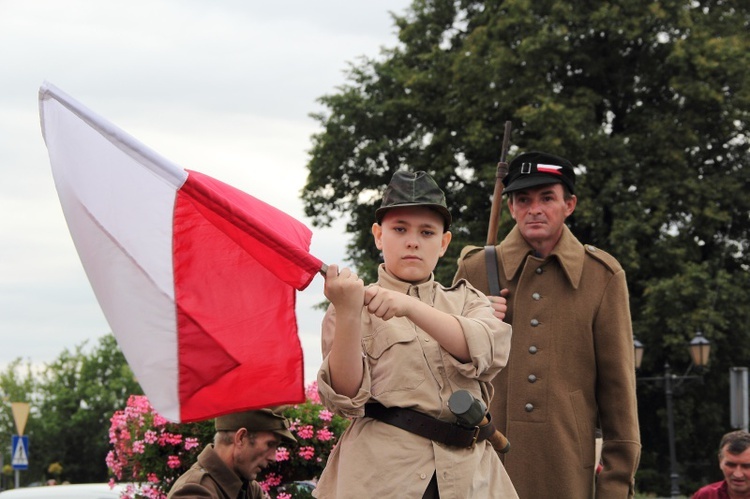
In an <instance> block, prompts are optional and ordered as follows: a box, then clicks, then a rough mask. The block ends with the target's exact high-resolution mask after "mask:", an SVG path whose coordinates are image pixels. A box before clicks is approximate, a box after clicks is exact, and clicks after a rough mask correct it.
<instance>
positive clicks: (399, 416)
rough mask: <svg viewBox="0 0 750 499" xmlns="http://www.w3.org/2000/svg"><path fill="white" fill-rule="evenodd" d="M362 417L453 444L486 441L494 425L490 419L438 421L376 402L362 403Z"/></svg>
mask: <svg viewBox="0 0 750 499" xmlns="http://www.w3.org/2000/svg"><path fill="white" fill-rule="evenodd" d="M365 416H367V417H368V418H373V419H377V420H379V421H382V422H384V423H388V424H390V425H393V426H396V427H398V428H401V429H402V430H406V431H408V432H410V433H414V434H415V435H419V436H420V437H424V438H427V439H429V440H434V441H435V442H440V443H442V444H445V445H452V446H454V447H473V446H474V444H476V443H477V442H481V441H482V440H486V439H488V438H489V437H490V436H491V435H493V434H494V433H495V425H493V424H492V422H489V423H487V424H486V425H484V426H475V427H474V428H465V427H463V426H459V425H457V424H454V423H446V422H445V421H440V420H439V419H435V418H433V417H432V416H428V415H427V414H423V413H421V412H419V411H415V410H413V409H404V408H402V407H385V406H384V405H382V404H380V403H378V402H369V403H367V404H365ZM488 416H489V415H488Z"/></svg>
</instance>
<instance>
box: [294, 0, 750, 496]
mask: <svg viewBox="0 0 750 499" xmlns="http://www.w3.org/2000/svg"><path fill="white" fill-rule="evenodd" d="M394 22H395V24H396V26H397V27H398V30H399V34H398V36H399V42H400V43H399V44H398V45H397V46H396V47H393V48H387V49H383V50H382V52H381V55H380V57H379V58H370V59H363V60H362V61H361V62H360V63H359V64H357V65H355V64H352V65H351V66H350V70H349V77H348V83H347V84H346V85H344V86H342V87H340V88H339V89H338V92H337V93H334V94H331V95H326V96H323V97H321V99H320V101H321V103H322V104H323V105H324V106H325V108H326V111H324V112H321V113H319V114H316V115H314V118H315V119H316V120H317V121H318V122H319V124H320V126H321V128H322V130H321V131H320V132H319V133H317V134H316V135H314V136H313V138H312V143H313V145H312V149H311V152H310V161H309V163H308V170H309V175H308V179H307V183H306V185H305V188H304V189H303V193H302V197H303V201H304V204H305V212H306V214H307V215H308V216H309V217H310V218H311V219H312V221H313V225H314V226H316V227H317V226H328V225H330V224H331V223H332V221H333V220H335V219H336V218H345V219H346V220H347V225H346V230H347V233H348V234H349V235H350V236H351V240H350V242H349V244H348V246H347V251H348V254H347V257H348V259H349V260H350V261H351V262H352V263H353V264H354V266H355V267H356V269H357V272H358V273H359V274H360V275H361V276H362V277H363V279H365V280H366V281H372V280H374V278H375V276H376V274H375V272H376V266H377V264H378V263H379V261H380V255H379V254H378V252H377V250H376V249H375V248H374V245H373V244H372V241H371V236H370V226H371V224H372V223H373V221H374V212H375V209H376V208H377V204H378V202H379V199H380V196H381V194H382V188H383V186H385V185H386V184H387V183H388V181H389V180H390V177H391V175H392V174H393V172H394V171H396V170H398V169H401V168H409V169H412V170H426V171H428V172H430V173H431V174H432V175H433V176H434V177H435V178H436V180H437V182H438V183H439V184H440V185H442V186H444V189H445V190H446V196H447V198H448V204H449V207H450V208H451V211H452V213H453V216H454V219H455V223H454V226H453V228H452V231H453V233H454V242H453V243H452V244H451V247H450V248H449V251H448V253H447V255H446V257H445V258H443V260H442V262H441V264H440V265H439V266H438V268H437V269H436V278H437V279H438V280H439V281H441V282H444V283H449V282H450V281H451V279H452V276H453V273H454V272H455V268H456V266H455V262H456V257H457V256H458V252H459V251H460V249H461V248H462V247H463V246H464V245H466V244H474V245H483V244H484V241H485V237H486V232H487V223H488V219H489V208H490V204H491V195H492V191H493V185H494V182H495V165H496V162H497V160H498V158H499V153H500V145H501V139H502V137H501V134H502V130H503V124H504V122H505V121H506V120H510V121H512V123H513V133H512V140H511V142H512V149H511V151H510V155H509V156H510V157H511V158H512V156H513V155H514V154H516V153H517V152H521V151H529V150H544V151H548V152H552V153H556V154H558V155H561V156H564V157H566V158H568V159H570V160H572V161H573V163H574V164H575V165H576V166H577V168H576V169H577V174H578V183H577V189H576V191H577V192H576V193H577V195H578V197H579V204H578V208H577V210H576V212H575V214H574V216H573V217H572V218H571V219H570V220H569V225H570V227H571V229H572V230H573V232H574V233H575V234H576V235H577V236H578V237H579V238H580V239H581V240H582V241H585V242H587V243H591V244H594V245H597V246H601V247H602V248H604V249H606V250H608V251H610V252H611V253H612V254H613V255H614V256H615V257H617V258H618V259H619V260H620V262H621V263H622V264H623V267H624V268H625V270H626V272H627V275H628V280H629V289H630V294H631V311H632V315H633V326H634V331H635V334H636V336H637V337H638V338H639V340H640V341H641V342H643V343H644V344H645V345H646V346H647V349H648V353H647V358H646V359H645V360H644V366H643V372H644V374H648V373H651V372H653V371H660V370H661V366H663V364H664V362H665V361H668V362H669V363H670V364H671V365H672V366H673V367H674V368H675V370H683V369H686V368H687V366H688V357H687V353H686V351H685V350H684V344H685V343H686V342H687V341H688V340H689V339H690V338H691V337H692V336H693V335H694V333H695V331H696V330H701V331H702V332H703V333H704V335H705V336H706V337H707V338H708V339H710V340H711V341H712V342H713V344H714V352H715V354H714V355H713V358H712V360H711V362H712V367H711V369H710V371H709V372H708V374H707V375H706V378H705V384H704V385H691V386H690V389H687V390H682V391H681V392H680V393H678V394H677V395H676V399H675V404H676V413H677V415H678V416H677V425H676V426H677V428H678V434H677V452H678V455H679V456H680V462H681V464H682V465H683V472H682V476H683V478H684V479H685V483H684V485H683V487H684V489H685V490H690V489H694V488H697V485H699V484H700V483H702V482H704V481H706V480H708V479H710V478H714V477H715V476H716V475H715V473H716V472H715V468H716V463H715V448H714V447H715V445H714V444H713V442H716V444H717V445H718V440H719V438H720V436H721V434H722V433H723V432H724V431H726V430H728V429H729V417H728V414H727V406H728V400H727V398H728V397H727V395H726V394H727V393H728V381H727V371H728V368H729V367H730V366H743V365H744V366H746V365H748V363H750V342H749V341H748V339H749V338H748V336H749V335H750V332H749V331H747V327H746V324H747V323H748V319H750V307H748V306H747V303H750V286H748V285H747V283H748V282H750V281H749V277H750V275H749V274H750V251H748V250H749V249H750V216H749V213H750V198H749V197H748V196H747V194H746V193H747V190H748V187H750V173H749V170H748V169H749V167H750V152H749V147H748V122H749V120H748V117H749V116H748V114H749V113H750V78H749V77H748V76H750V75H749V74H748V73H749V70H748V68H749V67H750V64H749V63H750V55H748V54H750V37H748V36H747V33H748V28H750V4H747V2H739V1H731V0H727V1H724V0H712V1H704V0H664V1H660V2H654V1H651V0H628V1H624V0H617V1H609V2H593V1H587V0H584V1H551V0H540V1H534V2H531V1H528V0H506V1H501V0H496V1H483V2H480V1H472V0H463V1H452V0H415V1H414V2H413V3H412V5H411V8H410V9H408V11H407V12H406V13H404V14H403V15H394ZM511 225H512V221H511V220H509V217H508V215H507V209H504V210H503V218H502V222H501V228H500V235H501V236H502V234H505V233H507V231H508V230H509V228H510V227H511ZM639 391H640V393H639V405H640V411H641V413H640V416H641V427H642V435H643V457H642V462H641V468H640V470H639V473H638V476H637V478H638V486H639V488H640V489H641V490H648V491H655V492H659V493H662V494H664V493H666V492H667V491H668V489H669V483H668V482H669V473H668V466H669V459H668V458H667V456H668V452H667V443H666V438H664V437H663V435H664V434H665V433H666V431H665V430H664V428H665V426H666V422H665V414H664V409H663V407H664V400H663V393H662V392H660V391H659V390H653V389H651V388H647V387H645V386H642V385H639ZM694 441H701V442H709V445H703V446H694V445H692V442H694Z"/></svg>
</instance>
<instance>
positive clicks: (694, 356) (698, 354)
mask: <svg viewBox="0 0 750 499" xmlns="http://www.w3.org/2000/svg"><path fill="white" fill-rule="evenodd" d="M633 346H634V348H635V368H636V370H637V369H640V367H641V362H642V361H643V351H644V347H643V343H641V342H640V341H638V340H637V339H633ZM688 347H689V350H690V358H691V360H692V363H691V365H690V366H688V369H687V371H686V372H685V374H684V375H682V376H679V375H677V374H672V371H671V368H670V366H669V362H665V363H664V374H663V375H662V376H652V377H642V378H638V381H657V382H663V383H664V396H665V398H666V400H667V432H668V434H669V468H670V472H669V478H670V481H671V484H672V490H671V497H673V498H675V497H679V496H680V485H679V481H680V474H679V473H678V471H677V452H676V451H675V442H674V412H673V409H672V395H673V388H677V387H678V386H680V385H681V384H682V382H683V381H685V380H687V379H696V378H698V379H700V378H702V376H694V375H693V376H690V375H688V374H687V373H688V372H690V369H691V368H692V367H693V366H695V367H696V368H699V369H702V368H704V367H706V366H707V365H708V356H709V354H710V353H711V342H710V341H708V340H707V339H706V338H705V337H704V336H703V333H701V332H700V331H698V332H696V334H695V337H694V338H693V339H692V340H690V343H689V344H688Z"/></svg>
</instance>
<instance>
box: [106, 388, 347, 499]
mask: <svg viewBox="0 0 750 499" xmlns="http://www.w3.org/2000/svg"><path fill="white" fill-rule="evenodd" d="M305 394H306V397H307V400H306V401H305V402H304V403H302V404H298V405H294V406H288V407H287V408H286V409H285V410H284V415H285V416H286V417H287V419H289V421H290V430H291V431H292V433H293V434H294V436H295V437H296V438H297V445H295V446H293V447H292V448H290V447H289V446H286V445H284V446H281V447H279V448H278V449H277V451H276V462H275V463H271V464H270V465H269V466H268V467H267V468H266V469H264V470H263V471H262V472H261V473H260V474H259V475H258V478H257V480H258V482H259V483H260V485H261V487H263V490H265V491H266V492H268V494H269V495H270V496H271V497H272V498H275V499H303V498H305V499H306V498H310V497H312V496H311V494H310V492H309V490H306V489H305V487H303V486H302V485H300V484H298V483H295V482H314V481H315V480H317V478H318V477H319V476H320V474H321V473H322V471H323V468H324V467H325V464H326V461H327V460H328V454H329V453H330V452H331V450H332V449H333V447H334V446H335V445H336V442H338V439H339V437H340V436H341V434H342V433H343V432H344V430H345V429H346V427H347V426H348V424H349V422H348V421H347V420H346V419H344V418H341V417H339V416H334V415H333V414H331V412H329V411H328V410H326V409H325V407H323V405H322V404H321V403H320V398H319V396H318V387H317V384H316V383H314V382H313V383H311V384H310V385H308V386H307V387H306V389H305ZM111 423H112V424H111V427H110V430H109V442H110V445H111V450H110V451H109V453H108V454H107V458H106V463H107V467H108V468H109V471H110V474H111V475H112V478H111V479H110V483H111V484H115V483H118V482H122V483H127V484H132V485H129V486H128V488H127V490H126V492H125V493H123V495H122V497H123V498H127V499H142V498H147V499H166V497H167V493H168V492H169V489H170V488H171V487H172V484H173V483H174V481H175V480H176V479H177V478H178V477H179V476H180V475H182V474H183V473H184V472H185V471H187V469H188V468H189V467H190V466H192V464H193V463H195V461H196V460H197V458H198V454H200V453H201V451H202V450H203V447H205V446H206V445H207V444H209V443H211V442H212V441H213V435H214V432H215V431H214V422H213V420H210V421H203V422H200V423H183V424H176V423H170V422H169V421H167V420H166V419H164V418H163V417H162V416H160V415H159V414H158V413H156V411H154V408H153V407H152V406H151V404H150V403H149V401H148V399H147V398H146V397H145V396H136V395H133V396H131V397H130V398H129V399H128V403H127V407H125V409H123V410H122V411H117V412H115V414H114V415H113V416H112V419H111Z"/></svg>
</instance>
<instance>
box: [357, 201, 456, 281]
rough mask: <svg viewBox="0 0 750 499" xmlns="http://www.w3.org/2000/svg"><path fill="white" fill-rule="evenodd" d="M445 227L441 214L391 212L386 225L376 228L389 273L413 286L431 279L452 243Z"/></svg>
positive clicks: (420, 210) (423, 209)
mask: <svg viewBox="0 0 750 499" xmlns="http://www.w3.org/2000/svg"><path fill="white" fill-rule="evenodd" d="M444 223H445V221H444V220H443V217H442V216H440V214H439V213H437V212H436V211H434V210H431V209H429V208H426V207H424V206H406V207H403V208H392V209H390V210H388V211H387V212H386V213H385V216H384V217H383V221H382V224H377V223H376V224H373V226H372V235H373V236H375V246H376V247H377V248H378V249H379V250H380V251H382V252H383V260H384V261H385V269H386V271H387V272H388V273H389V274H391V275H392V276H394V277H396V278H398V279H401V280H402V281H406V282H410V283H412V284H418V283H421V282H424V281H426V280H427V279H429V278H430V274H431V273H432V271H433V270H434V269H435V266H436V265H437V262H438V259H439V258H440V257H441V256H443V255H444V254H445V250H446V249H447V248H448V243H450V241H451V233H450V232H444V231H443V226H444Z"/></svg>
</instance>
